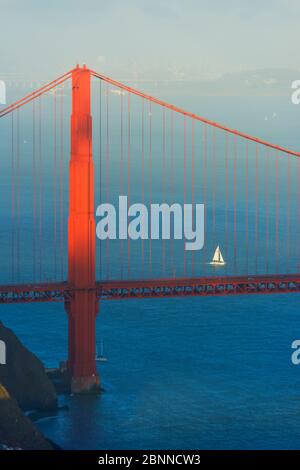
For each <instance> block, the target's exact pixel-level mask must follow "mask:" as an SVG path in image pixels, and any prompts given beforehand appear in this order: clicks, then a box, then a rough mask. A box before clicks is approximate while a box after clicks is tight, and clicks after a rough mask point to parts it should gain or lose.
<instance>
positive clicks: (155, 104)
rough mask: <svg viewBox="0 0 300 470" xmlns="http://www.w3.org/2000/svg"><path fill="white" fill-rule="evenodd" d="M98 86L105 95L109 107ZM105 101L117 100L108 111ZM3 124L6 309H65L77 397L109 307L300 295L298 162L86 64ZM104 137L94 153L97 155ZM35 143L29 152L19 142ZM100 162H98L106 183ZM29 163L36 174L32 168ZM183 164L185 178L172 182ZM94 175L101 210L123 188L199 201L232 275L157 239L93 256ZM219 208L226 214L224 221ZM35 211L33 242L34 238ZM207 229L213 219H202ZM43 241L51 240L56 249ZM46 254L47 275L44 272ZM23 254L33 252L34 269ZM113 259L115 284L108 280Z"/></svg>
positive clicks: (91, 376)
mask: <svg viewBox="0 0 300 470" xmlns="http://www.w3.org/2000/svg"><path fill="white" fill-rule="evenodd" d="M92 81H95V82H97V81H99V85H100V86H99V87H98V88H97V93H98V104H97V107H96V108H97V109H95V114H97V120H98V121H97V125H96V126H95V127H96V128H97V129H95V128H93V127H92V114H93V115H94V113H93V110H92V99H91V96H92V92H93V87H92ZM70 82H71V100H70V104H71V108H72V111H71V124H70V160H69V162H68V163H69V170H68V179H69V184H68V185H66V187H65V186H64V168H65V163H66V162H65V160H64V155H65V154H66V145H65V142H66V139H68V136H66V135H65V134H64V109H65V108H64V105H65V103H64V96H65V92H66V90H67V84H69V83H70ZM93 83H94V82H93ZM102 84H104V85H102ZM103 86H106V89H105V93H104V99H103V89H102V87H103ZM109 87H113V88H112V89H110V88H109ZM110 91H112V92H113V94H114V95H116V96H117V97H118V104H117V107H116V109H114V110H113V111H112V110H111V108H110V106H111V97H110ZM111 96H112V95H111ZM45 97H48V99H50V100H53V101H52V107H53V109H52V122H51V119H50V117H49V115H46V114H45V115H44V120H45V124H43V114H44V113H45V109H44V103H42V101H41V100H42V98H45ZM134 99H135V100H137V101H136V102H134V101H133V100H134ZM30 103H31V104H30ZM29 104H30V106H31V110H29V111H28V107H29ZM23 108H27V114H26V115H25V117H26V119H27V124H26V126H29V124H28V121H30V122H31V130H30V131H28V129H27V128H26V130H24V129H22V126H21V117H20V116H21V111H22V110H23ZM0 118H2V119H1V124H3V136H4V137H6V138H7V139H8V141H9V142H8V144H7V145H8V147H7V149H6V150H1V153H2V161H4V162H5V164H6V163H7V161H6V160H7V159H6V155H7V154H10V167H9V173H10V178H9V180H7V181H4V182H3V184H2V187H3V189H4V192H5V194H6V195H9V198H10V202H9V203H8V207H9V209H7V208H6V209H5V217H7V220H10V227H11V232H10V233H7V232H5V233H4V237H5V238H6V242H5V247H4V251H5V254H7V258H9V260H8V261H7V265H9V273H10V275H9V277H10V281H11V282H9V283H4V282H3V283H2V285H0V303H2V304H11V303H20V302H24V303H26V302H54V301H59V302H64V305H65V309H66V311H67V314H68V325H69V326H68V340H69V342H68V361H67V368H68V371H69V374H70V377H71V380H72V389H73V391H74V392H84V391H88V390H91V389H93V388H94V387H97V386H98V384H99V377H98V375H97V369H96V362H95V319H96V315H97V312H98V307H99V302H100V300H114V299H115V300H120V299H132V298H135V299H136V298H162V297H166V298H167V297H175V298H182V297H187V296H210V295H214V296H216V295H218V296H220V295H226V296H230V295H236V294H270V293H291V292H299V291H300V274H299V273H298V269H297V268H298V265H297V264H295V260H296V259H299V256H298V255H299V243H298V241H297V239H296V238H293V234H294V233H296V232H297V229H299V225H300V210H299V207H300V205H299V202H300V164H299V161H300V160H299V158H298V157H300V153H299V152H296V151H294V150H290V149H288V148H286V147H284V146H279V145H275V144H273V143H271V142H268V141H266V140H263V139H260V138H257V137H254V136H252V135H249V134H245V133H243V132H240V131H237V130H235V129H233V128H230V127H227V126H224V125H222V124H219V123H218V122H214V121H212V120H209V119H205V118H203V117H201V116H198V115H197V114H194V113H191V112H188V111H186V110H185V109H182V108H179V107H177V106H174V105H171V104H169V103H167V102H165V101H162V100H160V99H157V98H155V97H153V96H151V95H147V94H145V93H143V92H141V91H139V90H136V89H134V88H131V87H129V86H127V85H125V84H123V83H120V82H117V81H115V80H113V79H111V78H109V77H106V76H104V75H102V74H99V73H97V72H95V71H93V70H90V69H89V68H87V67H86V66H83V67H80V66H77V67H76V68H75V69H73V70H71V71H69V72H67V73H66V74H64V75H62V76H60V77H58V78H57V79H55V80H53V81H52V82H50V83H48V84H46V85H44V86H42V87H41V88H39V89H38V90H36V91H34V92H32V93H30V94H28V95H26V96H25V97H23V98H22V99H20V100H18V101H16V102H14V103H13V104H11V105H9V106H8V107H6V108H5V109H2V110H0ZM51 126H52V144H51V145H52V146H51V145H50V140H49V139H48V140H47V139H46V138H45V137H44V134H45V133H46V129H45V128H46V127H47V128H48V127H51ZM199 126H201V127H199ZM96 131H97V133H98V138H99V144H98V147H97V150H96V151H95V149H94V145H93V143H94V141H95V132H96ZM154 133H156V135H159V143H157V142H156V141H155V139H154V138H153V135H154ZM28 135H30V145H29V148H28V146H27V147H26V144H28V140H26V139H25V138H24V136H28ZM2 140H3V139H2ZM116 142H117V143H116ZM50 146H51V152H52V156H53V162H52V163H53V181H52V187H50V186H49V184H50V183H49V181H50V180H51V175H50V174H49V171H48V170H47V168H45V166H44V167H43V160H42V157H43V154H46V153H47V152H48V150H47V149H48V148H49V147H50ZM95 153H97V155H98V156H99V161H98V170H97V175H95V174H94V160H95V159H94V158H93V154H95ZM22 154H23V155H22ZM22 156H24V158H23V159H22ZM28 165H31V170H30V171H29V170H28V168H27V169H26V166H28ZM111 165H113V166H111ZM178 166H180V171H179V174H177V175H176V168H177V169H178ZM6 170H8V168H6ZM23 171H24V172H26V171H27V173H28V174H27V180H28V181H29V179H30V183H28V181H27V180H26V181H25V180H24V178H23V177H22V172H23ZM45 175H46V176H45ZM218 175H221V177H220V176H218ZM96 176H98V177H99V200H100V201H102V200H106V201H108V200H109V198H110V197H113V196H112V190H114V192H118V194H125V192H127V195H128V200H134V199H135V197H136V194H137V188H139V195H140V196H141V199H142V201H143V202H149V203H151V202H152V201H153V200H154V199H155V194H156V192H157V188H158V185H159V193H160V195H161V196H162V198H163V200H164V201H166V200H169V201H170V202H171V203H172V202H174V200H175V195H176V197H177V195H178V194H179V195H181V196H182V199H183V202H184V203H187V201H188V200H191V201H192V203H194V202H195V200H196V198H197V199H198V198H199V197H200V195H201V198H202V200H201V202H203V203H204V205H205V207H208V211H209V218H210V220H211V225H210V226H209V228H208V225H207V223H206V238H207V239H208V240H209V241H210V242H211V243H214V244H217V242H218V240H219V238H220V237H221V238H222V246H223V247H224V255H225V259H226V260H228V261H229V262H227V264H226V268H224V269H223V268H222V269H223V270H222V271H219V270H216V271H215V272H214V275H212V271H208V267H207V265H208V260H209V253H208V252H207V251H208V249H207V248H206V245H207V243H206V242H205V247H204V249H203V250H202V253H201V260H200V261H199V257H198V255H197V254H195V253H194V252H191V253H186V252H183V254H182V256H181V255H180V254H179V250H178V245H176V244H175V242H174V241H172V240H170V241H169V245H168V246H167V245H166V241H165V240H162V241H161V243H160V244H159V247H157V246H156V245H155V243H154V242H152V240H151V239H150V240H149V241H148V242H147V245H146V243H145V240H140V244H139V245H138V250H139V252H137V248H134V247H133V242H132V241H130V239H128V240H126V241H124V240H123V241H121V242H120V243H119V245H118V246H115V247H114V250H111V248H110V245H109V243H107V241H102V242H100V244H99V246H98V247H97V249H96V230H95V210H94V202H95V184H94V181H95V177H96ZM116 178H118V182H116ZM47 185H48V187H47ZM49 188H50V189H49ZM199 188H200V189H199ZM47 189H48V190H50V191H52V196H53V198H52V196H49V195H47V196H46V197H45V196H43V192H44V191H45V190H47ZM200 190H201V192H200ZM22 191H24V195H23V193H22ZM26 191H27V193H26ZM66 191H67V193H66ZM103 193H104V194H103ZM26 194H27V197H29V202H28V201H27V203H26V204H27V205H26V207H25V210H24V212H26V210H27V216H26V217H27V219H26V223H27V225H26V227H27V229H25V232H28V233H27V234H26V233H25V235H24V236H25V238H26V235H27V238H26V240H27V241H26V243H27V244H26V245H25V244H24V243H23V249H22V241H21V238H22V215H23V210H22V204H25V202H24V201H25V199H26ZM66 194H67V196H66ZM218 198H219V202H221V203H222V205H223V211H222V213H220V211H219V209H218ZM52 199H53V200H52ZM67 202H68V209H67V212H68V224H67V228H66V227H65V225H66V224H65V205H66V203H67ZM44 206H46V207H47V208H49V207H51V208H52V209H53V217H52V219H51V220H52V223H53V228H52V235H51V236H49V234H48V233H47V227H45V225H46V224H45V220H43V209H44ZM29 214H30V216H31V218H32V226H33V229H32V233H31V232H30V229H29V228H28V227H29ZM5 217H4V219H5ZM207 219H208V214H206V222H207ZM240 222H241V223H240ZM3 223H5V221H4V222H3ZM292 228H293V230H292ZM23 231H24V230H23ZM66 234H67V239H66V236H65V235H66ZM9 236H10V240H11V246H10V247H9V249H8V242H7V238H9ZM28 242H29V245H30V246H29V245H28ZM44 242H48V244H47V248H45V247H44V245H43V243H44ZM66 244H67V249H66V250H65V247H66ZM6 247H7V250H6ZM24 247H25V248H24ZM30 250H31V252H30ZM51 250H52V251H51ZM155 250H157V253H156V256H155ZM22 251H24V252H25V253H24V254H23V253H22ZM50 251H51V253H50ZM29 252H30V253H29ZM47 252H49V253H50V256H51V263H50V264H51V267H49V266H50V265H49V266H46V264H45V263H44V258H45V255H46V254H47ZM65 252H67V261H68V263H67V264H68V269H67V276H66V278H65V272H64V262H65ZM22 256H26V263H24V262H22ZM97 259H98V268H99V269H98V271H99V274H98V276H99V277H98V279H97ZM241 259H242V263H241ZM112 260H114V263H115V265H116V266H117V267H118V273H119V275H116V274H114V275H113V274H112V271H113V269H112ZM29 261H30V262H31V265H32V272H30V275H26V276H25V275H23V274H22V268H23V266H26V269H28V264H29ZM241 264H242V266H243V268H242V271H243V272H241V268H240V266H241ZM2 265H3V272H5V269H4V268H5V267H6V263H5V262H4V261H3V262H2ZM104 271H105V274H104ZM45 273H46V274H47V276H46V274H45ZM48 274H49V276H50V277H51V279H48V277H49V276H48ZM58 277H59V279H57V278H58ZM135 277H136V278H135ZM29 278H30V279H29ZM46 278H47V279H46Z"/></svg>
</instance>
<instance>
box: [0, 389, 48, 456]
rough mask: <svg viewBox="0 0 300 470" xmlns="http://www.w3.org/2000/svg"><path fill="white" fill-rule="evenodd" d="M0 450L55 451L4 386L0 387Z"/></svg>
mask: <svg viewBox="0 0 300 470" xmlns="http://www.w3.org/2000/svg"><path fill="white" fill-rule="evenodd" d="M0 449H22V450H30V449H34V450H52V449H53V446H52V445H51V444H50V442H48V441H47V439H45V438H44V437H43V435H42V434H41V433H40V432H39V431H38V430H37V429H36V428H35V427H34V426H33V424H32V422H31V421H30V420H29V418H27V417H26V416H24V414H23V413H22V411H21V410H20V408H19V406H18V404H17V402H16V400H15V399H14V398H12V397H11V396H10V395H9V393H8V392H7V390H6V389H5V387H3V386H2V385H0Z"/></svg>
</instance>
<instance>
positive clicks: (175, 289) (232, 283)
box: [0, 274, 300, 303]
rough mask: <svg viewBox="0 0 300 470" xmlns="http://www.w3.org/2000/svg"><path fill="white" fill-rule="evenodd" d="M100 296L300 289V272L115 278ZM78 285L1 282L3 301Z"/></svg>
mask: <svg viewBox="0 0 300 470" xmlns="http://www.w3.org/2000/svg"><path fill="white" fill-rule="evenodd" d="M91 289H96V291H97V295H98V298H99V299H100V300H113V299H116V300H120V299H132V298H156V297H189V296H212V295H241V294H273V293H288V292H300V274H287V275H284V274H283V275H259V276H226V277H217V276H214V277H195V278H175V279H168V278H165V279H143V280H130V281H129V280H128V281H123V280H113V281H99V282H97V283H96V286H95V288H91ZM73 292H74V289H73V288H72V286H70V285H69V284H68V283H67V282H57V283H43V284H18V285H2V286H0V303H22V302H24V303H26V302H49V301H52V302H59V301H60V302H63V301H68V300H70V299H71V297H72V295H73Z"/></svg>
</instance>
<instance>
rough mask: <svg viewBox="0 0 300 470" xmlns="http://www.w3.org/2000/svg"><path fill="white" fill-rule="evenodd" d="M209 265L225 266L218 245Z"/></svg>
mask: <svg viewBox="0 0 300 470" xmlns="http://www.w3.org/2000/svg"><path fill="white" fill-rule="evenodd" d="M209 264H213V265H215V266H224V264H226V262H225V261H224V258H223V256H222V253H221V250H220V247H219V245H218V246H217V248H216V250H215V253H214V256H213V259H212V260H211V262H210V263H209Z"/></svg>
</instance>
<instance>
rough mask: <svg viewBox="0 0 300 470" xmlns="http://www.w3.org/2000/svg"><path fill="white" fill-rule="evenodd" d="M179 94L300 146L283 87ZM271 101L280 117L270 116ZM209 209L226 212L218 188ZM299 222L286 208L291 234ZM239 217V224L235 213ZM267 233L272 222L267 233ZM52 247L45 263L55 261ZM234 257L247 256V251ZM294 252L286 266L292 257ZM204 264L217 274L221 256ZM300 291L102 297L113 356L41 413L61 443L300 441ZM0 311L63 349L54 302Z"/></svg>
mask: <svg viewBox="0 0 300 470" xmlns="http://www.w3.org/2000/svg"><path fill="white" fill-rule="evenodd" d="M173 101H175V102H176V97H175V98H173ZM182 101H184V102H182V103H180V104H182V106H184V107H186V108H187V109H191V110H192V111H195V112H198V113H199V114H201V115H204V116H206V117H209V118H212V119H217V120H219V121H221V122H225V123H227V124H228V125H233V126H235V127H238V128H240V129H242V130H245V131H246V132H249V133H253V134H257V135H259V136H262V137H265V138H268V139H269V140H271V141H274V142H276V143H279V144H282V145H287V146H290V147H292V148H295V149H298V148H300V145H299V144H300V143H299V139H298V132H297V122H298V121H297V112H300V111H299V110H298V109H297V107H296V106H295V107H293V106H292V105H291V104H290V102H289V101H288V100H287V99H286V98H274V97H272V98H271V97H270V98H264V99H262V98H255V99H254V98H251V99H246V98H236V99H233V98H220V97H218V98H213V97H210V98H205V99H204V98H197V100H195V99H194V98H190V99H187V98H186V99H184V100H182ZM299 109H300V108H299ZM273 112H276V114H277V116H278V118H276V119H273V120H271V121H265V116H271V115H272V113H273ZM291 114H292V115H293V117H294V119H291ZM288 120H289V125H287V121H288ZM155 138H157V139H159V138H160V136H157V135H154V136H153V139H155ZM7 171H9V170H7ZM221 179H222V175H220V181H221ZM238 184H240V185H242V184H243V183H242V181H240V182H239V183H238ZM200 189H201V188H200ZM281 190H282V191H285V188H281ZM178 194H181V193H180V192H178ZM28 197H31V196H30V195H29V196H28ZM199 202H203V201H199ZM24 204H26V201H25V203H24ZM28 204H30V202H28ZM293 204H294V203H293ZM293 207H294V206H293ZM282 210H283V212H284V207H282ZM216 211H217V214H218V217H222V214H223V212H224V200H222V198H219V199H217V208H216ZM45 217H47V216H45ZM45 220H47V218H46V219H45ZM49 223H50V222H49ZM295 226H296V215H295V211H292V214H291V227H292V230H291V244H292V245H293V243H296V238H297V233H296V228H295ZM209 227H210V221H209V220H208V226H207V239H206V244H207V250H208V253H209V254H210V253H211V256H212V254H213V249H214V242H215V240H214V241H212V240H211V238H210V228H209ZM239 227H240V229H241V233H243V229H244V227H243V225H242V221H241V219H240V221H239ZM282 228H283V230H282V232H281V233H282V237H283V240H284V239H285V238H284V237H285V230H284V226H283V227H282ZM216 233H217V232H216ZM2 236H3V237H4V238H5V236H6V237H7V234H6V235H5V234H3V233H2ZM28 236H29V235H28ZM220 236H221V235H220ZM274 236H275V235H274V233H273V232H270V244H271V245H272V244H274ZM216 241H217V240H216ZM261 243H263V242H261ZM295 246H296V245H295ZM2 247H5V245H2ZM4 251H5V248H2V254H1V257H2V259H4V255H5V253H4ZM262 252H263V251H262ZM284 255H285V253H283V254H282V260H280V262H281V263H282V264H281V266H282V271H283V272H285V268H286V266H285V258H284ZM47 256H49V257H50V254H48V255H47V253H45V257H46V259H45V260H44V263H45V266H47V263H49V266H51V260H50V259H49V260H48V259H47ZM156 256H157V257H159V252H158V253H157V254H156ZM199 256H201V255H199ZM252 256H253V252H252ZM239 260H240V262H241V263H242V262H243V258H242V253H241V257H239ZM29 261H30V260H29ZM29 261H28V278H30V276H31V265H30V262H29ZM155 261H156V260H154V262H155ZM159 261H160V259H159V258H157V263H158V262H159ZM226 261H228V262H229V263H230V262H231V260H230V259H227V260H226ZM175 262H176V260H175ZM250 262H251V259H250ZM110 263H111V270H112V272H115V273H117V272H118V259H117V257H116V256H111V258H110ZM178 264H179V261H178ZM291 264H292V266H291V271H293V270H295V269H296V264H293V261H291ZM25 266H26V265H25ZM263 267H264V264H262V269H263ZM201 269H202V268H201ZM203 269H204V268H203ZM210 269H211V271H210ZM243 269H244V268H243ZM205 270H206V273H210V274H211V275H215V274H220V275H222V274H223V271H222V268H219V269H218V271H216V270H213V269H212V268H210V267H207V266H206V267H205ZM46 275H48V273H46ZM2 276H3V275H2ZM25 276H26V273H25ZM49 277H50V278H51V276H50V274H49ZM298 303H299V294H289V295H270V296H264V295H261V296H255V295H253V296H236V297H230V298H226V297H219V298H214V297H211V298H190V299H189V298H186V299H157V300H130V301H129V300H128V301H126V300H123V301H114V302H108V301H102V302H101V304H100V314H99V316H98V318H97V343H98V345H99V347H100V343H101V340H103V341H104V354H105V355H106V356H107V358H108V362H107V363H106V364H102V365H100V367H99V372H100V375H101V379H102V385H103V387H104V389H105V392H103V393H102V394H101V396H100V397H75V396H71V397H66V398H61V401H62V403H67V404H68V405H69V407H70V409H69V411H61V412H59V413H58V414H57V415H55V416H51V417H45V418H43V419H40V420H39V421H38V423H37V424H38V426H39V428H40V429H41V430H42V431H43V432H44V433H45V434H46V435H47V436H48V437H49V438H51V439H53V440H54V441H55V442H57V443H58V444H59V445H61V446H62V447H63V448H67V449H89V448H95V449H113V448H116V449H117V448H119V449H136V448H139V449H143V448H144V449H145V448H148V449H160V448H161V449H163V448H167V449H193V448H194V449H196V448H216V449H217V448H224V449H230V448H243V449H246V448H286V449H287V448H299V438H300V375H299V374H300V368H299V367H300V366H299V367H296V366H293V365H292V363H291V359H290V358H291V353H292V350H291V343H292V341H293V340H294V339H298V338H300V319H299V315H298ZM1 319H2V320H3V322H4V323H5V324H6V325H7V326H10V327H12V328H13V329H14V331H15V332H16V334H18V335H19V336H20V338H21V339H22V340H23V341H24V342H25V344H26V345H27V346H28V347H29V348H30V349H32V350H33V351H34V352H35V353H36V354H37V355H38V356H39V357H40V358H41V359H42V360H43V362H44V363H45V364H46V365H47V366H57V364H58V363H59V361H60V360H62V359H64V358H65V357H66V348H67V343H66V342H67V320H66V314H65V312H64V310H63V306H62V305H61V304H32V305H4V306H1ZM98 366H99V364H98Z"/></svg>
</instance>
